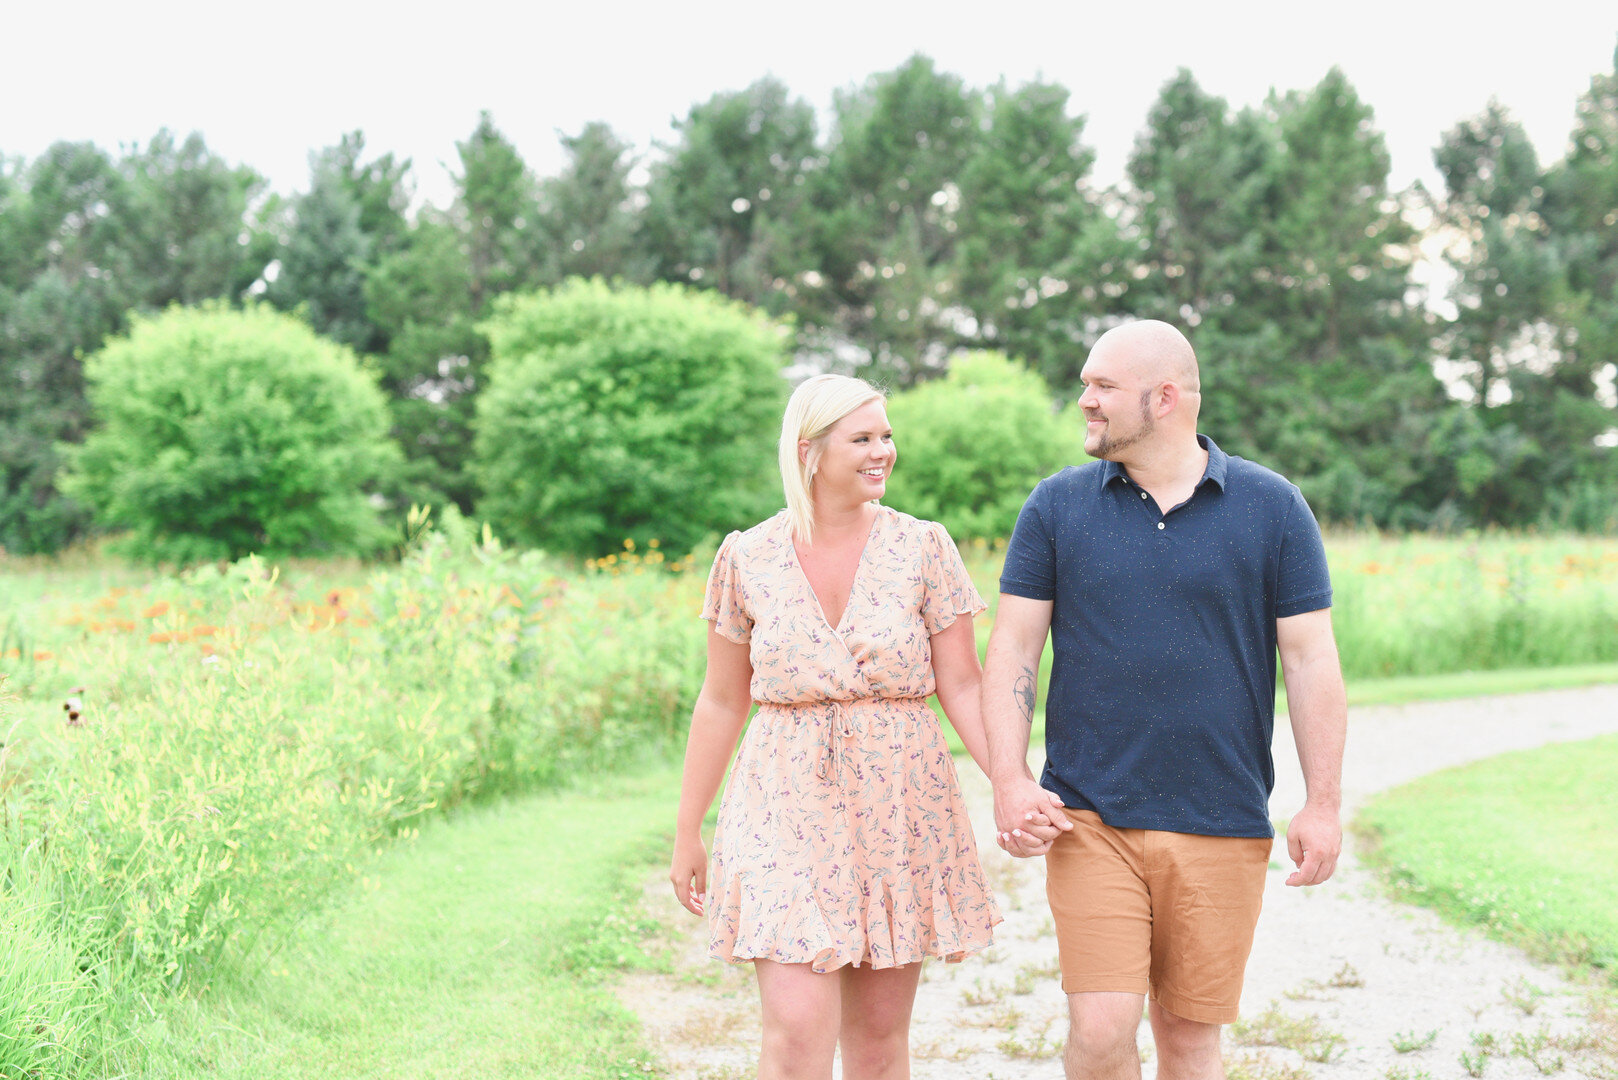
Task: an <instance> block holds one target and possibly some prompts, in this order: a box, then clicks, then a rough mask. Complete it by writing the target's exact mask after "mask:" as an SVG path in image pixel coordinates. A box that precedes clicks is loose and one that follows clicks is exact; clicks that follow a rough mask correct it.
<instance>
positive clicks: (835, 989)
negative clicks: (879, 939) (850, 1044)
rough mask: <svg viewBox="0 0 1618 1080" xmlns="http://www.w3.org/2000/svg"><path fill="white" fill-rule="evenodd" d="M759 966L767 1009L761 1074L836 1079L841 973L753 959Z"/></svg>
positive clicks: (762, 1079) (768, 1078)
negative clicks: (834, 1063) (834, 1058)
mask: <svg viewBox="0 0 1618 1080" xmlns="http://www.w3.org/2000/svg"><path fill="white" fill-rule="evenodd" d="M753 970H754V971H755V972H757V973H758V996H759V1001H760V1002H761V1003H762V1005H763V1012H764V1045H763V1047H762V1048H761V1049H760V1051H759V1058H758V1076H759V1080H830V1078H831V1064H832V1055H833V1053H834V1052H835V1051H836V1049H837V1025H838V1021H839V1019H840V1007H839V1006H840V999H841V993H840V986H839V981H838V977H837V973H836V972H827V973H826V974H824V975H817V974H815V972H814V971H813V970H811V969H810V967H809V965H808V964H777V963H775V962H773V961H770V960H755V961H753ZM845 1075H847V1074H845Z"/></svg>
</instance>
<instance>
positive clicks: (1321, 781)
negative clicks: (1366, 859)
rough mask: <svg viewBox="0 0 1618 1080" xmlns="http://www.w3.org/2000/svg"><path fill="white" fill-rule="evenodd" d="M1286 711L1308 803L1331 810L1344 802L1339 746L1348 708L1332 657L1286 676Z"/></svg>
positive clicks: (1288, 673) (1340, 747)
mask: <svg viewBox="0 0 1618 1080" xmlns="http://www.w3.org/2000/svg"><path fill="white" fill-rule="evenodd" d="M1286 685H1287V709H1288V711H1289V713H1290V714H1291V719H1292V739H1293V742H1295V743H1296V744H1297V747H1298V765H1299V767H1300V768H1301V769H1302V771H1303V783H1304V790H1305V792H1306V798H1307V799H1308V801H1309V802H1310V803H1312V804H1314V805H1317V806H1321V807H1323V808H1330V809H1333V810H1336V809H1339V808H1340V807H1341V805H1342V801H1343V746H1344V743H1345V742H1346V740H1347V734H1348V703H1347V698H1346V695H1345V693H1344V690H1343V675H1342V669H1341V668H1340V667H1339V665H1338V662H1337V657H1336V655H1335V654H1333V655H1331V656H1329V657H1316V658H1314V659H1312V660H1311V661H1310V662H1309V663H1307V664H1305V665H1302V666H1301V668H1300V670H1298V671H1296V672H1290V671H1289V672H1287V675H1286Z"/></svg>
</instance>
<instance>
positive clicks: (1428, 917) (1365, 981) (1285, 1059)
mask: <svg viewBox="0 0 1618 1080" xmlns="http://www.w3.org/2000/svg"><path fill="white" fill-rule="evenodd" d="M1613 731H1618V686H1604V687H1593V688H1588V689H1580V690H1563V691H1552V692H1546V693H1536V694H1523V695H1517V696H1512V697H1498V698H1478V699H1470V700H1459V701H1446V702H1439V703H1428V704H1420V705H1407V706H1396V707H1376V708H1360V709H1355V710H1353V712H1352V714H1351V716H1350V719H1349V746H1348V753H1347V758H1346V761H1345V762H1344V776H1343V787H1344V792H1343V794H1344V803H1345V806H1344V812H1345V820H1346V819H1347V818H1350V817H1352V815H1353V813H1354V811H1355V810H1356V809H1357V808H1358V806H1359V805H1360V803H1361V802H1363V801H1364V799H1365V798H1366V797H1367V796H1369V795H1372V794H1374V793H1376V792H1378V791H1381V790H1384V789H1386V788H1389V787H1394V786H1396V785H1398V784H1401V783H1404V782H1405V781H1407V780H1411V779H1414V778H1415V777H1417V776H1421V775H1423V774H1425V773H1429V772H1433V771H1435V770H1438V769H1443V768H1447V767H1449V766H1452V765H1458V764H1462V763H1464V762H1468V761H1475V760H1477V759H1479V758H1484V757H1490V756H1493V755H1495V754H1499V753H1504V752H1506V751H1508V750H1515V749H1521V748H1525V747H1531V746H1538V745H1541V744H1544V743H1548V742H1558V741H1564V740H1573V739H1584V738H1589V737H1592V736H1595V735H1599V734H1603V733H1606V732H1613ZM1275 759H1276V771H1277V779H1276V790H1275V796H1274V798H1273V799H1272V801H1271V807H1272V814H1273V816H1275V817H1276V818H1284V817H1286V816H1288V815H1289V814H1291V813H1293V812H1294V811H1295V810H1296V809H1297V808H1298V806H1300V805H1302V800H1303V781H1302V778H1301V776H1300V775H1299V774H1298V766H1297V755H1296V753H1295V751H1294V749H1293V745H1292V741H1291V735H1290V732H1289V731H1288V730H1286V728H1285V724H1284V722H1283V724H1282V725H1280V727H1279V728H1278V730H1277V734H1276V745H1275ZM961 772H962V775H961V781H962V787H963V790H964V791H965V794H966V798H967V802H968V804H969V805H970V806H971V807H972V813H973V822H974V825H975V826H976V829H977V833H978V836H979V837H985V838H986V837H990V836H992V835H993V828H994V821H993V813H992V806H991V798H990V791H989V785H988V783H987V782H986V781H985V780H984V779H983V778H982V777H981V776H979V775H978V774H977V771H976V770H975V769H973V768H971V766H970V764H968V765H967V767H966V768H964V769H962V770H961ZM979 846H980V848H981V849H982V852H983V855H984V859H985V863H986V865H985V869H986V870H987V871H988V873H989V876H990V880H991V882H992V883H993V884H994V887H995V891H996V894H997V895H998V897H999V899H1000V904H1001V908H1002V909H1003V910H1004V912H1005V916H1006V921H1005V922H1004V923H1003V924H1002V925H1001V926H1000V928H999V930H998V931H997V933H996V944H995V946H994V947H993V948H992V949H991V950H990V951H989V952H988V953H986V954H985V955H984V956H981V957H974V958H972V959H969V960H967V961H966V962H965V963H963V964H958V965H945V964H937V963H929V964H928V965H927V967H926V969H925V970H924V972H923V976H922V986H921V990H920V993H919V994H918V996H917V1000H916V1012H915V1023H914V1026H913V1029H912V1037H911V1047H912V1054H913V1057H914V1061H915V1064H914V1070H913V1073H914V1075H915V1076H916V1077H917V1080H933V1078H937V1080H969V1078H970V1080H1020V1078H1034V1077H1044V1078H1059V1077H1060V1076H1061V1075H1062V1069H1061V1065H1060V1062H1059V1061H1058V1060H1057V1057H1058V1056H1059V1055H1060V1052H1061V1046H1062V1040H1063V1037H1064V1034H1065V1031H1066V1026H1067V1021H1066V1012H1067V1010H1066V999H1065V998H1064V996H1063V995H1062V993H1061V990H1060V988H1059V987H1058V985H1057V980H1056V940H1055V937H1054V933H1053V930H1052V925H1051V919H1050V913H1049V910H1048V909H1047V908H1046V906H1045V894H1044V866H1043V863H1042V862H1041V861H1040V860H1037V859H1035V860H1015V859H1012V858H1011V857H1010V856H1008V855H1006V854H1005V853H1004V852H1003V851H1001V850H1000V849H999V848H998V847H997V846H996V845H994V844H993V843H988V844H980V845H979ZM1290 869H1291V863H1290V860H1288V859H1287V857H1286V846H1285V841H1284V840H1280V839H1278V840H1277V847H1276V858H1275V860H1274V861H1273V862H1272V864H1271V871H1270V879H1269V882H1268V885H1267V886H1266V891H1265V896H1264V913H1263V915H1262V916H1261V918H1260V919H1259V926H1258V936H1257V940H1256V942H1255V944H1254V948H1253V955H1252V959H1251V960H1250V961H1249V963H1248V966H1247V979H1246V986H1245V990H1244V992H1243V995H1242V1016H1243V1018H1244V1020H1246V1021H1248V1022H1253V1021H1256V1020H1258V1019H1259V1018H1260V1017H1261V1016H1264V1015H1265V1014H1266V1013H1267V1011H1269V1010H1271V1009H1272V1008H1273V1010H1274V1012H1273V1013H1272V1014H1271V1015H1273V1016H1275V1017H1276V1018H1278V1020H1280V1021H1282V1022H1292V1023H1295V1024H1299V1025H1308V1024H1313V1025H1315V1027H1314V1031H1315V1033H1316V1038H1317V1041H1316V1043H1315V1044H1314V1045H1315V1046H1318V1047H1320V1048H1321V1049H1322V1050H1329V1052H1330V1060H1329V1061H1327V1062H1325V1063H1320V1062H1317V1061H1313V1060H1306V1058H1305V1057H1304V1056H1303V1054H1301V1053H1300V1052H1299V1051H1298V1050H1296V1049H1284V1048H1277V1047H1274V1046H1262V1047H1256V1046H1247V1045H1242V1044H1241V1043H1239V1042H1238V1040H1237V1039H1235V1038H1234V1037H1233V1036H1232V1034H1231V1031H1230V1029H1228V1028H1227V1029H1226V1032H1227V1034H1226V1044H1227V1053H1226V1061H1227V1067H1228V1068H1229V1069H1230V1072H1231V1076H1232V1077H1233V1078H1236V1077H1243V1076H1245V1077H1250V1078H1253V1080H1260V1078H1273V1080H1299V1078H1301V1077H1303V1076H1313V1077H1316V1078H1318V1080H1349V1078H1354V1080H1359V1078H1373V1077H1374V1078H1384V1080H1448V1078H1460V1077H1465V1076H1466V1075H1467V1073H1466V1071H1465V1068H1464V1066H1463V1062H1462V1055H1463V1054H1476V1053H1477V1052H1478V1051H1477V1041H1478V1040H1484V1041H1487V1039H1488V1038H1489V1037H1491V1036H1492V1038H1493V1039H1494V1041H1495V1043H1496V1045H1497V1046H1498V1047H1499V1048H1500V1052H1498V1053H1496V1054H1494V1055H1491V1056H1490V1057H1489V1059H1488V1062H1487V1067H1486V1069H1484V1070H1483V1075H1485V1076H1486V1077H1488V1078H1489V1080H1517V1078H1524V1080H1526V1078H1528V1077H1537V1076H1540V1075H1541V1074H1542V1070H1544V1071H1553V1066H1554V1065H1555V1062H1556V1060H1557V1059H1558V1058H1560V1059H1561V1060H1562V1068H1561V1071H1560V1073H1559V1075H1560V1076H1563V1077H1567V1078H1591V1080H1614V1078H1618V1062H1615V1061H1614V1060H1613V1058H1612V1056H1611V1050H1612V1042H1613V1041H1614V1039H1615V1036H1614V1034H1613V1032H1612V1031H1611V1030H1610V1028H1611V1026H1612V1023H1613V1022H1612V1021H1611V1020H1609V1021H1608V1030H1607V1032H1606V1038H1607V1040H1608V1053H1607V1056H1605V1057H1600V1056H1597V1055H1594V1054H1591V1053H1588V1052H1581V1051H1579V1050H1578V1049H1577V1043H1578V1041H1579V1039H1580V1037H1581V1036H1583V1035H1588V1034H1589V1033H1590V1031H1591V1021H1590V1018H1589V1015H1588V1001H1587V996H1586V994H1585V993H1584V992H1583V991H1582V990H1580V989H1579V988H1578V987H1576V986H1572V985H1569V984H1568V983H1567V982H1566V980H1564V979H1563V978H1562V977H1561V976H1560V974H1558V972H1557V971H1556V970H1555V969H1554V968H1550V967H1547V966H1545V965H1542V964H1538V963H1535V962H1533V961H1531V960H1529V959H1527V958H1526V957H1525V956H1523V955H1522V954H1521V953H1519V952H1517V951H1515V950H1513V949H1510V948H1507V947H1505V946H1502V945H1499V944H1496V943H1494V942H1492V941H1489V940H1487V939H1486V938H1484V937H1483V936H1482V935H1481V934H1480V933H1477V932H1474V931H1471V930H1463V929H1456V928H1454V927H1450V926H1447V925H1445V924H1443V923H1441V922H1440V921H1439V920H1438V919H1437V917H1436V916H1434V915H1433V914H1432V913H1431V912H1428V911H1426V910H1423V909H1418V908H1413V907H1409V906H1406V905H1402V904H1398V903H1395V902H1393V901H1391V900H1389V899H1387V898H1386V896H1385V895H1383V894H1382V893H1381V891H1380V890H1379V889H1378V888H1377V885H1376V882H1375V881H1374V879H1373V877H1372V875H1371V874H1370V872H1369V871H1367V870H1366V869H1364V868H1363V867H1361V866H1360V865H1359V863H1358V861H1357V860H1356V859H1355V857H1354V852H1353V845H1352V839H1350V840H1349V842H1348V850H1347V851H1345V853H1344V858H1343V860H1342V862H1341V863H1340V864H1339V866H1338V870H1337V873H1336V875H1335V876H1334V877H1333V878H1332V880H1331V881H1330V882H1328V883H1327V884H1326V885H1324V886H1321V887H1318V888H1314V889H1309V890H1302V889H1289V888H1286V887H1285V886H1284V885H1283V884H1282V881H1283V879H1284V878H1285V876H1286V873H1287V872H1289V871H1290ZM646 905H647V909H648V911H649V912H650V913H651V914H652V915H653V916H654V917H655V918H658V919H659V920H660V921H661V922H663V923H664V924H665V925H666V926H668V927H669V928H670V930H671V932H672V934H673V936H674V939H675V940H676V942H677V944H676V960H675V964H674V972H673V974H671V975H642V976H636V977H633V978H630V979H626V980H625V981H624V983H623V986H622V992H621V996H622V998H623V1000H624V1002H625V1004H626V1005H627V1006H628V1007H629V1008H630V1009H632V1010H633V1011H635V1012H636V1013H637V1014H639V1015H640V1016H641V1018H642V1020H643V1022H644V1023H645V1025H646V1029H647V1032H648V1037H649V1040H650V1041H651V1042H652V1043H653V1044H654V1045H655V1046H656V1047H657V1048H658V1050H659V1053H660V1059H661V1061H662V1062H663V1063H664V1065H665V1066H666V1067H667V1069H668V1073H669V1075H670V1076H672V1077H678V1078H681V1080H743V1078H746V1077H751V1076H753V1075H754V1073H753V1054H754V1053H755V1048H756V1047H757V1045H758V1037H759V1036H758V1006H757V993H756V990H755V989H754V987H753V985H752V978H751V973H750V971H749V970H748V969H745V968H743V969H738V968H732V967H729V966H727V965H723V964H719V963H717V962H715V961H711V960H708V959H707V958H706V956H705V954H704V939H703V937H702V936H701V934H700V933H699V930H700V928H701V927H700V923H699V922H698V920H696V919H695V918H692V917H691V916H689V915H686V914H685V913H684V912H681V911H679V909H678V908H677V906H676V905H675V903H674V900H673V898H672V897H671V896H670V894H669V889H668V884H667V882H666V881H665V880H663V879H661V878H659V879H658V880H656V881H654V882H650V883H648V885H647V889H646ZM1429 1032H1432V1033H1434V1034H1433V1035H1432V1037H1431V1042H1430V1044H1429V1045H1426V1046H1425V1047H1423V1048H1420V1049H1414V1050H1409V1051H1407V1052H1404V1053H1401V1052H1399V1051H1398V1050H1396V1049H1395V1047H1394V1043H1395V1042H1396V1041H1398V1042H1404V1043H1411V1042H1422V1041H1424V1040H1426V1039H1427V1038H1428V1033H1429ZM1334 1036H1335V1039H1334V1038H1333V1037H1334ZM1548 1040H1549V1041H1548ZM1140 1041H1141V1047H1142V1058H1143V1061H1144V1062H1145V1064H1144V1066H1143V1072H1144V1074H1145V1076H1146V1077H1148V1078H1150V1077H1153V1076H1154V1074H1155V1069H1154V1067H1153V1063H1152V1061H1151V1051H1150V1046H1151V1037H1150V1031H1149V1028H1148V1027H1147V1026H1146V1025H1144V1024H1143V1025H1142V1028H1141V1040H1140ZM1299 1041H1300V1040H1296V1039H1295V1040H1294V1042H1295V1043H1296V1042H1299ZM1558 1044H1560V1045H1558ZM1570 1045H1571V1046H1573V1047H1574V1048H1573V1049H1569V1046H1570ZM1514 1046H1515V1047H1517V1048H1518V1049H1519V1051H1521V1052H1519V1053H1517V1054H1511V1053H1508V1052H1507V1051H1509V1050H1511V1049H1512V1048H1513V1047H1514ZM1305 1049H1307V1044H1305ZM1530 1055H1532V1056H1530ZM1315 1056H1318V1053H1317V1054H1316V1055H1315ZM1536 1057H1537V1059H1538V1064H1537V1065H1536V1063H1535V1060H1533V1058H1536ZM1299 1068H1301V1069H1303V1070H1305V1071H1303V1072H1289V1071H1288V1069H1299Z"/></svg>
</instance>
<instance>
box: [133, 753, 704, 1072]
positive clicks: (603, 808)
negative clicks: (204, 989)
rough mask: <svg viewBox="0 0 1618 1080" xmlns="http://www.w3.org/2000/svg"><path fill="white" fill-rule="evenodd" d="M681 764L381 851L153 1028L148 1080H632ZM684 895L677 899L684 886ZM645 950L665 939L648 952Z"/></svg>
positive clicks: (488, 814)
mask: <svg viewBox="0 0 1618 1080" xmlns="http://www.w3.org/2000/svg"><path fill="white" fill-rule="evenodd" d="M678 784H679V778H678V775H677V774H674V773H671V772H670V771H668V770H667V769H656V770H652V771H650V772H643V773H641V774H639V775H635V776H630V777H620V778H615V779H614V780H613V781H612V782H611V783H610V784H607V783H596V784H592V785H590V786H589V787H588V788H580V789H577V790H568V791H566V792H561V793H550V794H544V795H538V796H526V797H522V798H518V799H500V800H496V801H493V802H491V803H487V804H484V805H480V806H476V807H470V808H467V809H464V810H461V811H457V812H455V813H454V814H452V815H450V817H449V818H448V819H445V820H438V821H434V822H431V823H428V824H426V825H424V826H423V828H422V830H421V835H420V836H419V837H418V838H416V839H415V840H413V841H412V842H410V843H409V844H404V845H399V846H396V847H394V848H392V849H390V850H389V851H387V852H385V853H383V854H382V855H380V856H379V857H377V858H375V859H373V860H371V861H370V862H368V864H367V865H366V866H365V868H364V870H363V871H362V874H361V877H360V879H359V880H357V881H355V882H353V883H351V884H350V885H348V886H346V887H344V888H343V889H342V890H340V891H339V892H338V893H337V895H336V896H335V897H334V899H333V901H332V902H331V903H330V904H329V905H327V906H326V907H325V908H324V909H323V910H322V911H320V912H319V914H318V915H316V916H315V917H313V918H311V919H310V920H308V921H306V922H305V923H303V924H302V925H301V926H300V927H299V928H298V931H297V933H296V934H295V936H294V937H293V938H292V940H291V941H290V942H289V943H288V945H287V947H286V948H285V949H284V950H282V951H281V952H280V953H278V954H277V955H276V956H275V957H274V958H273V959H272V960H270V961H269V963H268V965H267V967H266V968H265V970H264V971H263V973H262V974H261V975H260V976H259V977H257V978H254V979H251V980H241V981H237V982H233V983H232V984H231V985H229V986H224V987H220V988H219V989H218V990H217V991H216V992H214V993H212V994H210V995H208V996H207V997H206V998H204V999H202V1000H200V1001H189V1002H187V1003H185V1005H184V1006H183V1007H182V1008H180V1009H177V1010H176V1011H175V1013H174V1014H173V1015H171V1016H170V1017H169V1018H168V1020H167V1022H166V1023H164V1024H163V1025H162V1028H161V1030H160V1031H149V1032H146V1033H144V1037H145V1040H146V1042H147V1049H146V1051H145V1053H144V1055H143V1057H142V1059H141V1060H140V1061H139V1063H138V1064H139V1068H138V1070H137V1071H138V1073H139V1075H141V1076H143V1077H146V1078H149V1080H201V1078H203V1077H220V1078H225V1080H230V1078H240V1080H247V1078H252V1080H300V1078H307V1077H311V1076H340V1077H352V1078H356V1080H396V1078H397V1080H409V1078H421V1080H426V1078H429V1077H431V1078H434V1080H456V1078H466V1080H484V1078H489V1077H533V1076H554V1077H576V1078H579V1080H628V1078H630V1077H643V1076H645V1075H647V1073H648V1072H649V1071H650V1070H648V1068H647V1063H648V1060H649V1058H650V1056H651V1055H650V1054H649V1053H648V1052H646V1051H645V1050H643V1049H642V1047H641V1046H640V1044H639V1035H638V1032H637V1028H636V1023H635V1019H634V1017H633V1016H631V1015H629V1014H628V1013H626V1012H625V1011H624V1010H623V1008H622V1007H621V1006H620V1005H619V1004H618V1003H617V1000H616V999H615V997H614V996H613V991H612V980H613V978H614V977H615V974H616V973H617V972H620V971H624V970H627V969H630V968H635V967H641V966H645V965H649V964H653V965H655V964H659V963H661V962H662V960H661V959H660V957H659V956H658V954H657V946H656V944H655V941H653V940H652V939H650V938H649V935H650V933H651V931H652V930H653V929H655V926H654V924H650V923H646V922H643V921H642V920H641V919H640V918H639V917H638V916H637V915H636V913H635V911H636V906H637V904H636V902H637V900H638V898H639V895H640V887H641V882H642V881H643V880H644V879H645V878H646V876H647V875H648V874H649V873H651V872H652V870H653V868H654V867H655V866H661V865H664V864H665V863H666V860H667V850H666V839H667V838H666V822H667V821H669V820H672V818H673V816H674V808H675V802H676V801H677V799H676V796H677V792H678ZM671 902H672V901H671ZM648 947H649V948H650V951H648Z"/></svg>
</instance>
